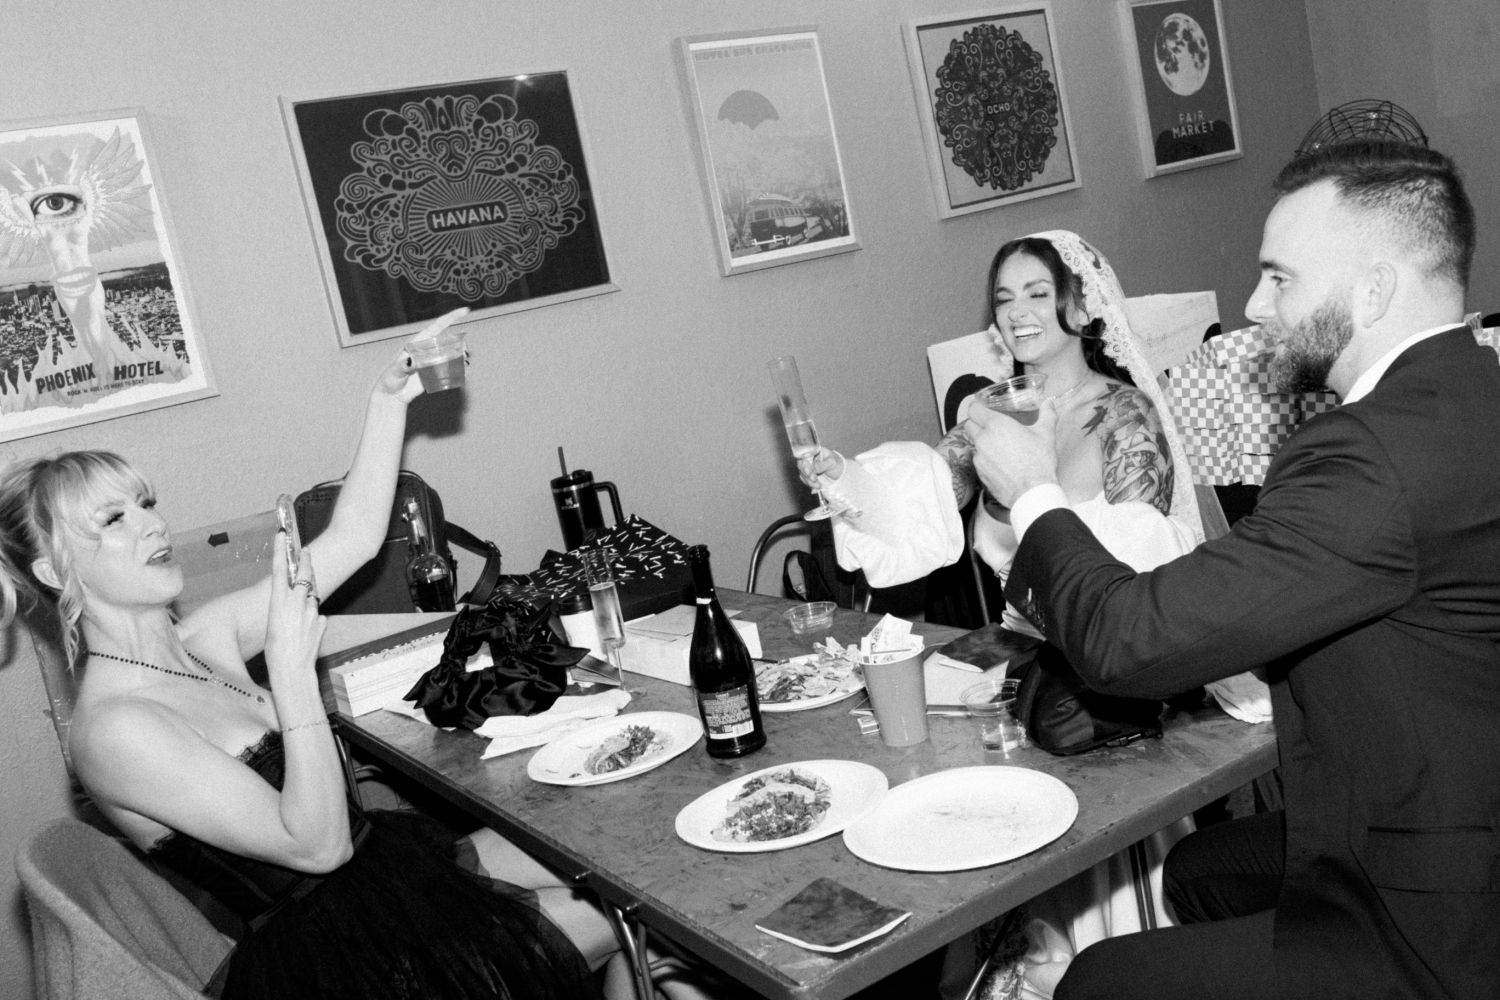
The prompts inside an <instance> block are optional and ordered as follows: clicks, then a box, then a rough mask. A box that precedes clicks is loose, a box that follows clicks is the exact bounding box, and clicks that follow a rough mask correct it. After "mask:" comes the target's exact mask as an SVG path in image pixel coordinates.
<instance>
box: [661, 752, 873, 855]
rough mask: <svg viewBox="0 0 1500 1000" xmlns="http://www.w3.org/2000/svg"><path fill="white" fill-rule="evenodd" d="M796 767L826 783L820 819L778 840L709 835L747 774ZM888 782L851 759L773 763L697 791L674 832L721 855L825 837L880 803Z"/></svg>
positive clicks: (680, 817)
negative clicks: (825, 801) (825, 802)
mask: <svg viewBox="0 0 1500 1000" xmlns="http://www.w3.org/2000/svg"><path fill="white" fill-rule="evenodd" d="M787 768H797V769H798V770H801V771H811V772H812V773H814V774H816V775H817V776H818V777H820V778H822V779H823V780H824V781H826V782H828V789H829V805H828V812H827V813H825V814H824V816H823V818H822V820H820V821H819V822H818V824H817V825H816V826H814V827H813V828H812V829H811V830H808V831H807V832H806V833H799V834H798V835H797V836H795V837H783V838H781V839H780V840H759V841H751V842H747V843H738V842H735V841H723V840H715V839H714V838H713V835H712V833H711V831H712V830H713V828H714V827H716V826H718V825H719V823H720V822H721V821H722V820H723V819H724V817H725V815H727V813H728V811H729V800H730V799H731V798H733V797H734V795H735V793H737V792H738V791H739V790H740V789H741V788H742V787H743V786H744V784H745V782H747V781H749V780H751V779H752V778H757V777H759V776H761V775H763V774H769V773H771V772H772V771H785V770H786V769H787ZM889 785H890V783H889V782H887V781H886V779H885V774H884V773H882V772H881V771H880V769H879V768H875V767H871V766H870V765H869V764H861V763H859V762H858V761H853V760H802V761H797V762H796V763H792V764H778V765H776V766H775V767H767V768H762V769H761V770H759V771H756V772H755V773H754V774H747V775H745V776H744V777H743V778H736V779H734V780H733V781H727V782H725V783H724V784H722V785H720V786H719V787H718V788H714V789H711V790H710V791H707V792H704V793H703V794H702V795H700V796H698V797H697V798H696V799H694V800H693V801H692V802H689V803H688V804H687V805H686V806H684V807H683V809H682V811H681V812H679V813H678V814H677V836H679V837H681V838H682V839H683V840H685V841H687V842H688V843H689V844H692V845H693V846H694V847H701V848H703V849H704V850H705V851H722V852H723V853H725V854H757V853H759V852H761V851H781V850H785V849H786V848H788V847H796V846H798V845H799V844H810V843H812V842H813V841H815V840H822V839H823V838H824V837H831V836H833V835H834V834H835V833H838V832H839V831H840V830H842V829H844V827H845V826H846V825H848V824H849V823H852V822H854V821H855V820H857V819H859V818H860V817H861V816H863V815H865V814H866V813H867V812H869V811H870V810H871V809H873V808H875V807H876V806H877V805H879V804H880V800H881V799H882V798H883V797H884V796H885V790H886V789H887V788H888V787H889Z"/></svg>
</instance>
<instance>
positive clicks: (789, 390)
mask: <svg viewBox="0 0 1500 1000" xmlns="http://www.w3.org/2000/svg"><path fill="white" fill-rule="evenodd" d="M770 368H771V381H772V383H773V384H774V385H775V386H776V399H777V401H778V402H780V403H781V422H782V423H783V424H784V425H786V438H787V441H789V442H790V443H791V446H792V455H793V457H795V458H798V459H802V458H811V457H813V456H814V455H816V454H817V453H818V449H819V448H820V447H821V445H820V444H819V443H818V429H817V427H815V426H814V425H813V419H812V412H811V411H810V410H809V409H808V407H807V397H806V396H805V395H803V392H802V376H801V375H799V374H798V372H797V359H796V358H794V357H792V356H791V355H790V354H783V355H782V356H781V357H779V358H774V359H772V361H771V365H770ZM813 492H814V493H816V494H817V495H818V506H816V507H814V508H813V509H812V510H810V511H808V512H807V513H806V514H803V515H802V516H803V517H804V518H806V519H807V520H809V521H822V520H825V519H827V518H830V517H832V516H833V515H835V514H842V513H843V512H844V510H845V507H844V506H843V505H840V506H837V507H835V506H833V505H831V504H829V502H828V500H827V499H826V498H825V497H824V496H823V489H822V487H820V486H814V487H813Z"/></svg>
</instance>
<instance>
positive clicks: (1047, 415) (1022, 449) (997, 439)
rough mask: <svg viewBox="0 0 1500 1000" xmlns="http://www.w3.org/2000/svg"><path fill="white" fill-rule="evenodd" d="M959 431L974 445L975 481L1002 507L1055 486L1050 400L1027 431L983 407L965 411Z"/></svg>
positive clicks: (1053, 410)
mask: <svg viewBox="0 0 1500 1000" xmlns="http://www.w3.org/2000/svg"><path fill="white" fill-rule="evenodd" d="M963 427H964V434H965V435H966V436H967V437H968V439H969V440H970V441H972V442H973V444H974V471H975V472H976V473H977V474H978V475H979V481H980V482H981V483H983V484H984V488H985V489H986V490H988V491H989V494H990V496H992V497H994V498H995V499H996V500H998V501H999V502H1000V503H1001V504H1003V505H1004V506H1006V507H1011V506H1013V505H1014V504H1015V502H1016V499H1017V498H1018V497H1020V496H1021V494H1023V493H1025V492H1026V491H1027V490H1029V489H1031V488H1032V487H1035V486H1043V485H1046V484H1048V483H1051V484H1054V485H1055V484H1056V483H1057V445H1056V433H1057V407H1056V406H1055V405H1054V404H1053V403H1052V401H1051V400H1048V401H1047V402H1045V403H1043V404H1042V407H1041V412H1040V416H1039V417H1038V418H1037V421H1036V423H1034V424H1032V425H1031V426H1029V427H1028V426H1026V425H1024V424H1022V423H1020V422H1019V421H1017V420H1016V419H1014V418H1013V417H1011V416H1009V415H1007V414H1005V413H997V412H996V411H994V410H989V409H986V408H985V407H983V406H971V407H969V417H968V419H967V420H965V421H964V423H963Z"/></svg>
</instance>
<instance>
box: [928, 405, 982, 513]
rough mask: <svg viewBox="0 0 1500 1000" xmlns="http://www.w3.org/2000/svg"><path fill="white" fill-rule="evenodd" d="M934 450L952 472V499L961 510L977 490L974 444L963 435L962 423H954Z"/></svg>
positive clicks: (977, 477)
mask: <svg viewBox="0 0 1500 1000" xmlns="http://www.w3.org/2000/svg"><path fill="white" fill-rule="evenodd" d="M934 450H935V451H936V452H937V453H938V454H939V455H941V456H943V460H944V461H946V462H947V463H948V468H949V470H951V471H952V473H953V499H954V500H956V501H957V502H958V509H959V510H963V509H964V508H965V507H967V506H968V504H969V501H970V500H972V499H974V494H975V493H977V492H979V476H978V475H977V474H975V472H974V445H973V444H972V443H970V441H969V439H968V438H967V437H966V436H964V432H963V424H956V425H955V426H954V428H953V429H952V430H951V431H949V432H948V433H947V434H945V435H943V439H942V440H941V441H939V442H938V443H937V444H936V445H935V446H934Z"/></svg>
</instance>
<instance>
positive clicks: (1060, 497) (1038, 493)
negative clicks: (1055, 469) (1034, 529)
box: [1010, 483, 1070, 543]
mask: <svg viewBox="0 0 1500 1000" xmlns="http://www.w3.org/2000/svg"><path fill="white" fill-rule="evenodd" d="M1067 506H1070V505H1069V503H1068V495H1067V494H1066V493H1064V492H1063V489H1062V487H1061V486H1059V485H1057V484H1056V483H1044V484H1042V485H1041V486H1033V487H1032V488H1031V489H1029V490H1027V491H1026V492H1025V493H1022V494H1021V495H1020V496H1019V497H1017V498H1016V502H1015V505H1014V506H1012V507H1011V509H1010V526H1011V527H1012V528H1014V529H1015V532H1016V542H1017V543H1019V542H1020V541H1021V539H1023V538H1025V537H1026V529H1027V528H1029V527H1031V524H1032V522H1033V521H1035V520H1036V519H1037V518H1039V517H1041V516H1042V515H1043V514H1045V513H1047V511H1049V510H1056V509H1057V508H1059V507H1067Z"/></svg>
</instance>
